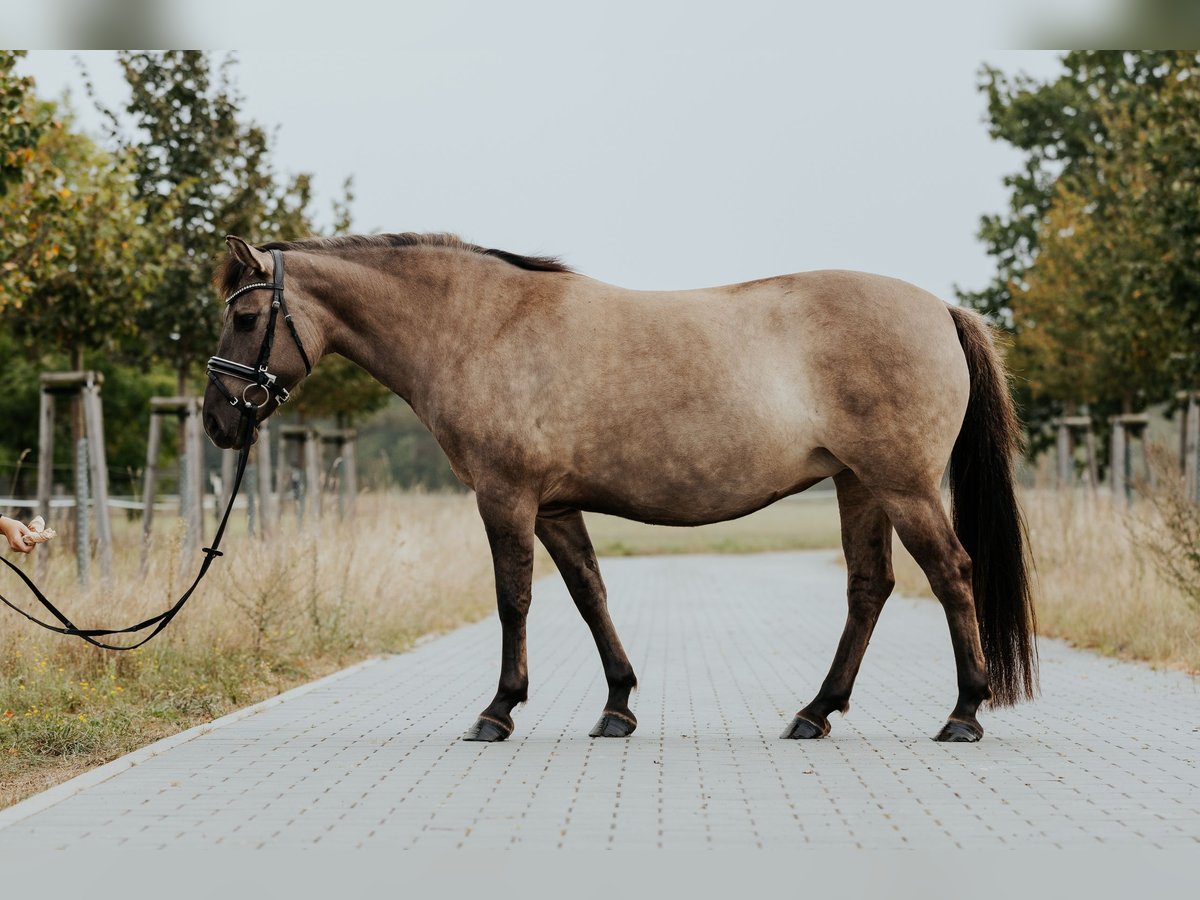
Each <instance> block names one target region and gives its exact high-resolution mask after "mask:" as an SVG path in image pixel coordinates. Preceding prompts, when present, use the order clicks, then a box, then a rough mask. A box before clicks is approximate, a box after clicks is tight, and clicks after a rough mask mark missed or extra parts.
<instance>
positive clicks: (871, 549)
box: [782, 469, 895, 738]
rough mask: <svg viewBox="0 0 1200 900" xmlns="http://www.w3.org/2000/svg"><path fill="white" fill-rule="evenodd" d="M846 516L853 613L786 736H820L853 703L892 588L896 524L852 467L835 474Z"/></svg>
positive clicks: (848, 592) (849, 595) (844, 540)
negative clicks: (826, 668)
mask: <svg viewBox="0 0 1200 900" xmlns="http://www.w3.org/2000/svg"><path fill="white" fill-rule="evenodd" d="M833 481H834V484H835V485H836V486H837V498H838V510H839V512H840V514H841V519H842V550H843V552H844V553H845V556H846V576H847V577H846V584H847V588H846V597H847V600H848V601H849V607H850V608H849V612H848V614H847V616H846V627H845V629H844V630H843V631H842V639H841V641H840V642H839V643H838V648H837V653H836V654H835V655H834V657H833V665H832V666H830V668H829V674H828V675H826V676H825V681H824V683H823V684H822V685H821V690H820V691H818V692H817V696H816V697H814V698H813V700H812V702H811V703H809V704H808V706H806V707H804V709H802V710H800V712H798V713H796V718H795V719H793V720H792V724H791V725H789V726H788V728H787V730H786V731H784V733H783V735H782V736H783V737H785V738H819V737H824V736H825V735H827V734H828V733H829V714H830V713H831V712H833V711H834V710H838V711H840V712H843V713H844V712H846V711H847V710H848V709H849V708H850V691H851V690H852V689H853V687H854V679H855V677H856V676H857V675H858V668H859V666H860V665H861V664H862V659H863V654H864V653H865V652H866V650H867V644H868V643H869V642H870V640H871V632H872V631H874V629H875V623H876V621H877V620H878V619H879V613H880V611H881V610H882V609H883V604H884V603H886V602H887V598H888V597H889V596H890V595H891V593H892V587H893V586H894V584H895V579H894V578H893V576H892V526H891V523H890V522H889V521H888V517H887V514H886V513H885V512H884V511H883V508H882V507H881V506H880V505H879V501H877V500H876V499H875V497H874V496H873V495H872V494H871V493H870V492H869V491H868V490H867V489H866V488H865V487H863V484H862V482H861V481H859V480H858V476H857V475H855V474H854V473H853V472H851V471H850V470H849V469H847V470H846V471H844V472H842V473H841V474H839V475H837V476H835V477H834V479H833Z"/></svg>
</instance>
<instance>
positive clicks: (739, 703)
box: [0, 553, 1200, 852]
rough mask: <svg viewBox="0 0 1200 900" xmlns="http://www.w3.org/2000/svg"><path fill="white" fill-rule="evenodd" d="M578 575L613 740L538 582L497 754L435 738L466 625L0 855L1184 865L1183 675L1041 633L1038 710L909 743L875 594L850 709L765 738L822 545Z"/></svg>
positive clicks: (787, 685) (556, 608)
mask: <svg viewBox="0 0 1200 900" xmlns="http://www.w3.org/2000/svg"><path fill="white" fill-rule="evenodd" d="M602 569H603V571H604V574H605V578H606V581H607V583H608V587H609V596H610V607H611V609H612V614H613V618H614V620H615V621H616V624H617V628H618V630H619V632H620V633H621V635H622V638H623V639H624V640H625V642H626V647H627V649H628V651H629V654H630V658H631V659H632V661H633V663H634V666H635V668H636V669H637V672H638V677H639V680H640V682H641V688H640V690H639V692H638V693H637V694H635V696H634V709H635V711H636V712H637V715H638V719H639V723H640V724H639V726H638V730H637V732H636V733H635V734H634V736H633V737H632V738H630V739H629V740H594V739H591V738H589V737H587V732H588V730H589V729H590V728H591V726H592V724H593V723H594V721H595V719H596V718H597V717H598V716H599V713H600V711H601V708H602V707H603V703H604V698H605V686H604V681H603V677H602V674H601V671H600V664H599V658H598V656H597V654H596V652H595V648H594V646H593V644H592V643H591V639H590V636H589V634H588V631H587V629H586V627H585V626H584V624H583V622H582V621H581V620H580V618H579V616H578V614H577V613H576V612H575V609H574V606H573V604H572V603H571V601H570V598H569V597H568V595H567V593H566V590H565V589H564V588H563V586H562V584H561V582H560V581H559V580H558V579H557V578H547V579H543V580H542V581H540V582H539V583H538V584H537V585H536V587H535V596H534V603H533V610H532V613H531V616H530V623H529V665H530V672H531V682H532V683H531V689H530V701H529V703H528V704H527V705H526V706H525V707H524V708H521V709H519V710H518V711H517V714H516V721H517V731H516V734H515V735H514V736H513V737H512V738H510V739H509V740H508V741H507V742H505V743H502V744H492V745H481V744H472V743H465V742H462V741H460V740H459V736H460V735H461V733H462V732H463V731H464V730H465V729H466V728H467V726H469V725H470V724H471V723H472V722H473V721H474V717H475V714H476V713H477V712H478V711H479V710H480V709H482V708H483V706H485V705H486V703H487V701H488V699H489V698H490V696H491V693H492V691H493V690H494V686H495V681H496V677H497V675H498V662H499V660H498V656H499V647H500V636H499V625H498V623H497V622H496V621H495V620H494V619H492V620H488V621H484V622H480V623H478V624H476V625H472V626H469V627H467V628H463V629H460V630H458V631H456V632H454V633H453V634H450V635H447V636H445V637H442V638H439V639H437V640H433V641H430V642H428V643H425V644H423V645H421V646H420V647H418V648H416V649H415V650H413V651H411V652H410V653H406V654H402V655H398V656H394V657H389V658H388V659H386V660H383V661H381V662H379V663H377V664H375V665H372V666H368V667H365V668H362V669H360V670H358V671H356V672H354V673H352V674H350V675H348V676H346V677H344V678H342V679H340V680H335V681H331V682H329V683H327V684H323V685H321V686H320V687H318V688H317V689H315V690H312V691H310V692H308V693H305V694H301V695H298V696H296V697H294V698H290V699H288V700H287V701H285V702H283V703H281V704H278V705H276V706H273V707H270V708H267V709H265V710H264V711H262V712H260V713H258V714H256V715H253V716H250V717H248V718H245V719H241V720H239V721H234V722H231V723H228V724H224V725H222V726H221V727H220V728H217V729H215V730H213V731H210V732H208V733H206V734H202V735H200V736H197V737H195V738H193V739H191V740H189V741H187V742H185V743H182V744H180V745H178V746H175V747H173V748H171V749H168V750H166V751H165V752H163V753H160V754H158V755H156V756H152V757H150V758H148V759H145V760H144V761H142V762H140V763H138V764H137V765H135V766H133V767H131V768H128V769H126V770H124V771H122V772H120V773H118V774H116V775H115V776H113V777H112V778H110V779H109V780H107V781H105V782H102V783H100V784H96V785H92V786H90V787H87V788H85V789H83V790H81V791H80V792H78V793H75V794H74V795H72V796H68V797H66V798H65V799H62V800H61V801H59V802H58V803H56V804H55V805H53V806H50V807H48V808H44V809H40V810H39V811H36V812H34V813H33V814H31V815H29V816H27V817H24V818H19V819H18V820H17V821H15V822H12V824H9V825H7V826H6V827H0V847H3V849H5V850H7V851H9V852H20V851H21V850H22V849H23V848H28V849H30V850H40V849H45V848H46V847H51V846H53V847H61V848H64V849H73V848H77V847H82V846H87V847H89V848H96V847H98V846H104V847H115V846H122V847H137V848H147V849H149V848H159V847H188V848H194V847H201V846H232V847H295V846H311V847H337V848H345V847H366V848H370V847H389V848H390V847H396V848H399V847H430V848H432V847H465V848H470V847H493V848H501V847H534V848H554V847H564V848H575V847H612V848H648V847H664V848H675V847H705V846H748V847H758V846H761V847H783V846H800V845H804V844H808V845H814V846H836V845H841V846H859V847H916V848H932V847H955V846H957V847H988V846H1036V847H1046V846H1062V847H1068V846H1070V847H1075V846H1089V845H1090V846H1096V845H1139V846H1148V847H1149V846H1156V847H1175V846H1200V767H1198V766H1197V762H1198V761H1200V751H1198V747H1200V683H1198V680H1197V679H1195V678H1192V677H1189V676H1187V675H1183V674H1180V673H1176V672H1164V671H1155V670H1153V669H1151V668H1149V667H1146V666H1142V665H1136V664H1130V663H1123V662H1118V661H1115V660H1111V659H1106V658H1103V657H1099V656H1096V655H1093V654H1089V653H1085V652H1080V651H1076V650H1072V649H1070V648H1068V647H1066V646H1064V645H1063V644H1061V643H1058V642H1055V641H1042V644H1041V651H1042V652H1041V660H1042V689H1043V696H1042V697H1041V699H1039V700H1038V701H1037V702H1035V703H1032V704H1025V705H1022V706H1019V707H1016V708H1013V709H1007V710H1001V711H989V710H985V711H984V713H983V715H982V716H981V719H982V721H983V724H984V727H985V728H986V729H987V737H985V739H984V741H983V742H982V743H980V744H976V745H941V744H937V743H934V742H933V741H931V740H930V739H929V737H930V736H931V735H932V734H934V733H935V732H936V731H937V729H938V728H939V727H940V726H941V724H942V722H943V720H944V718H945V716H946V714H947V713H948V711H949V710H950V708H951V707H952V706H953V703H954V692H955V689H954V683H955V681H954V667H953V657H952V654H951V650H950V642H949V639H948V636H947V630H946V623H945V618H944V616H943V615H942V613H941V609H940V607H939V606H938V605H937V604H936V603H933V602H929V601H920V600H911V599H907V598H902V597H895V598H893V599H892V600H891V601H890V602H889V604H888V606H887V607H886V608H885V610H884V613H883V616H882V617H881V619H880V623H879V626H878V628H877V630H876V634H875V637H874V639H873V640H872V643H871V648H870V651H869V652H868V654H867V658H866V661H865V663H864V666H863V671H862V674H861V675H860V677H859V683H858V686H857V688H856V690H855V694H854V700H853V709H852V711H851V713H850V714H849V715H847V716H846V717H844V718H843V717H835V718H834V720H833V732H832V734H831V735H830V736H829V737H827V738H825V739H824V740H821V741H815V742H798V741H783V740H780V739H779V738H778V734H779V732H780V731H782V729H783V727H784V726H785V725H786V724H787V722H788V721H789V720H790V719H791V716H792V714H793V713H794V712H795V711H796V709H798V708H799V707H800V706H802V705H803V703H804V702H805V701H806V700H807V699H808V698H809V697H810V696H811V695H812V693H813V692H814V691H815V690H816V688H817V686H818V685H819V684H820V682H821V679H822V678H823V677H824V674H825V670H826V667H827V666H828V663H829V660H830V659H831V657H832V655H833V651H834V648H835V646H836V644H837V639H838V636H839V634H840V632H841V627H842V623H843V621H844V618H845V599H844V583H845V573H844V572H843V571H842V570H841V569H840V568H838V567H837V565H836V564H835V562H834V560H833V557H832V555H831V554H828V553H794V554H764V555H756V556H743V557H733V556H721V557H672V558H644V559H607V560H604V561H603V562H602ZM16 810H17V811H19V810H20V807H17V808H16ZM11 819H12V816H11V815H10V816H9V820H10V821H11Z"/></svg>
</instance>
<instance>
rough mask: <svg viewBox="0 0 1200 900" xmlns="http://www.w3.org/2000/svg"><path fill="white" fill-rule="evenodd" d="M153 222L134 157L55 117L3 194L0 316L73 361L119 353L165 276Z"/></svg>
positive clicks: (28, 338)
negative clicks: (5, 245)
mask: <svg viewBox="0 0 1200 900" xmlns="http://www.w3.org/2000/svg"><path fill="white" fill-rule="evenodd" d="M170 212H171V210H170V209H169V208H164V209H163V210H161V211H160V215H169V214H170ZM156 224H157V222H156V221H155V220H152V219H150V218H148V217H147V216H146V210H145V208H144V205H143V204H142V203H140V202H138V201H137V200H136V199H135V198H134V187H133V181H132V177H131V172H130V167H129V166H128V164H127V163H126V162H125V161H123V160H121V159H119V158H115V157H113V156H112V155H111V154H109V153H106V152H105V151H103V150H101V149H100V148H99V147H97V146H96V145H95V144H94V143H93V142H92V140H91V139H90V138H88V137H86V136H85V135H82V134H79V133H77V132H75V131H73V130H72V129H71V127H70V123H69V121H68V122H64V121H62V120H59V119H51V120H50V121H49V122H48V124H47V125H46V127H45V128H44V129H43V130H42V134H41V138H40V140H39V141H38V143H37V145H36V147H35V148H34V152H33V154H32V157H31V158H30V160H29V162H28V163H27V164H26V166H25V168H24V171H23V175H22V178H21V179H20V180H19V181H17V182H15V183H14V184H12V185H10V187H9V190H8V191H7V192H6V193H5V194H4V195H3V196H2V197H0V226H2V228H3V230H4V231H5V233H6V234H7V235H8V241H9V244H10V247H9V251H10V255H9V259H8V260H7V261H6V262H5V264H4V266H3V267H2V268H3V270H4V271H3V272H0V317H3V319H4V320H5V322H6V323H7V325H8V326H9V328H10V329H11V331H12V333H13V334H14V335H16V336H18V337H19V338H21V339H22V340H23V341H24V343H25V344H26V346H28V347H29V348H31V349H33V350H43V351H45V350H51V349H53V350H58V351H61V352H63V353H64V354H66V356H67V358H68V360H69V363H68V364H69V365H71V366H72V367H73V368H80V367H81V366H82V365H83V354H84V352H85V351H88V350H103V351H105V352H106V353H110V354H118V355H119V354H120V353H121V352H122V351H123V350H124V349H126V348H128V346H129V344H130V343H131V341H132V340H133V339H134V338H135V337H136V336H137V335H138V331H137V328H136V318H137V316H138V314H139V312H140V311H141V310H142V308H143V304H144V301H145V299H146V297H147V296H149V295H150V293H151V292H152V291H153V290H154V289H155V287H156V285H157V283H158V280H159V277H160V275H161V268H160V266H159V264H158V256H159V255H160V254H161V246H160V243H161V242H160V240H159V238H158V233H159V231H158V229H157V228H156V227H155V226H156Z"/></svg>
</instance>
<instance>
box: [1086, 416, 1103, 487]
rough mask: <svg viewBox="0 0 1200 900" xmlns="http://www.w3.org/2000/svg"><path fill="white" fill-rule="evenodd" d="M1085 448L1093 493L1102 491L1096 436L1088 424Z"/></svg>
mask: <svg viewBox="0 0 1200 900" xmlns="http://www.w3.org/2000/svg"><path fill="white" fill-rule="evenodd" d="M1083 435H1084V437H1083V440H1084V448H1085V451H1086V453H1087V464H1088V485H1089V486H1090V487H1091V489H1092V490H1093V491H1097V490H1099V489H1100V462H1099V460H1097V459H1096V435H1095V434H1094V433H1093V432H1092V424H1091V422H1090V421H1089V422H1088V428H1087V431H1085V432H1084V433H1083Z"/></svg>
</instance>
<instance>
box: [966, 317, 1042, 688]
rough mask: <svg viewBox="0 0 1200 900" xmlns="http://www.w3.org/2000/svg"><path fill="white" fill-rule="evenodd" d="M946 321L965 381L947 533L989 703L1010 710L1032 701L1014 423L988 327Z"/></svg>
mask: <svg viewBox="0 0 1200 900" xmlns="http://www.w3.org/2000/svg"><path fill="white" fill-rule="evenodd" d="M950 315H951V316H952V317H953V319H954V327H955V328H956V329H958V340H959V342H960V343H961V344H962V348H963V353H964V354H965V355H966V357H967V369H968V370H969V371H970V374H971V397H970V400H969V401H968V402H967V415H966V418H965V419H964V420H963V425H962V430H960V431H959V433H958V439H957V440H956V441H955V442H954V452H953V453H952V454H951V456H950V491H951V496H952V515H953V517H954V530H955V531H956V532H957V534H958V539H959V541H960V542H961V543H962V546H963V549H964V550H966V551H967V555H968V556H970V557H971V564H972V570H973V587H974V592H975V615H976V617H977V619H978V620H979V633H980V637H981V638H982V641H983V655H984V659H985V660H986V661H987V671H988V685H989V687H990V688H991V691H992V700H991V702H992V704H993V705H995V706H1011V705H1012V704H1014V703H1017V702H1019V701H1021V700H1024V699H1030V698H1032V697H1033V695H1034V694H1035V693H1036V692H1037V680H1038V675H1037V669H1038V662H1037V645H1036V637H1035V634H1036V624H1037V623H1036V619H1035V616H1034V610H1033V597H1032V595H1031V591H1030V584H1029V575H1030V569H1031V561H1030V560H1029V559H1028V557H1027V550H1026V533H1025V522H1024V520H1023V519H1022V517H1021V510H1020V508H1019V507H1018V506H1017V497H1016V492H1015V490H1014V485H1013V456H1014V454H1015V453H1016V452H1017V450H1018V449H1019V448H1020V445H1021V434H1020V422H1019V421H1018V420H1017V414H1016V410H1015V409H1014V408H1013V402H1012V397H1011V396H1010V394H1009V391H1008V382H1007V378H1006V376H1005V370H1004V364H1003V363H1002V362H1001V361H1000V357H999V355H998V354H997V353H996V348H995V346H994V345H993V343H992V337H991V334H990V333H989V331H988V326H987V324H986V323H985V322H984V321H983V319H982V318H980V317H979V316H978V315H976V314H975V313H973V312H968V311H967V310H964V309H959V308H957V307H951V308H950Z"/></svg>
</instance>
